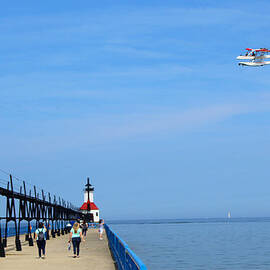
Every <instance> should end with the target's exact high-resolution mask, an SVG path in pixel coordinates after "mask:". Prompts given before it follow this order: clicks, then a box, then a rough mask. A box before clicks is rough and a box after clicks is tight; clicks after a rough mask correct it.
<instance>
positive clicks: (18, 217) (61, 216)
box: [0, 175, 84, 257]
mask: <svg viewBox="0 0 270 270" xmlns="http://www.w3.org/2000/svg"><path fill="white" fill-rule="evenodd" d="M1 196H3V197H5V198H6V209H5V210H6V216H5V217H0V221H1V220H4V223H5V231H4V236H3V237H2V233H1V226H0V257H5V247H7V237H8V223H9V222H14V226H15V246H16V250H17V251H21V250H22V247H21V241H20V235H21V233H20V230H21V222H22V221H26V222H27V224H28V226H27V227H28V232H27V233H26V234H25V240H26V241H29V246H33V237H32V232H31V222H33V221H35V222H36V227H37V226H38V223H39V222H43V223H44V224H45V226H46V228H47V240H49V239H50V234H51V236H52V237H53V238H55V237H56V235H57V236H60V235H61V234H62V235H64V234H65V233H67V232H68V231H67V229H66V223H67V222H68V221H71V220H76V219H79V218H83V216H84V215H83V214H82V213H81V212H80V210H79V209H78V208H75V207H73V206H72V204H71V203H69V202H66V201H64V200H63V199H61V198H60V197H59V199H58V200H57V199H56V196H54V197H53V201H52V198H51V195H50V193H48V196H47V198H46V196H45V194H44V191H43V190H42V194H41V196H42V197H41V198H39V194H38V193H37V191H36V186H34V192H33V195H32V191H31V189H30V190H29V193H28V195H27V190H26V185H25V181H22V186H21V187H20V192H16V191H14V188H13V181H12V175H9V181H8V183H7V187H6V188H4V187H0V198H1ZM0 203H1V200H0ZM0 207H1V205H0ZM17 212H18V213H17Z"/></svg>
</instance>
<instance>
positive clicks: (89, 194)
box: [80, 178, 99, 222]
mask: <svg viewBox="0 0 270 270" xmlns="http://www.w3.org/2000/svg"><path fill="white" fill-rule="evenodd" d="M80 210H81V211H82V213H83V214H86V215H89V219H90V221H92V222H99V209H98V207H97V206H96V205H95V203H94V187H93V186H92V185H91V184H90V183H89V178H87V184H86V185H85V189H84V203H83V205H82V206H81V208H80Z"/></svg>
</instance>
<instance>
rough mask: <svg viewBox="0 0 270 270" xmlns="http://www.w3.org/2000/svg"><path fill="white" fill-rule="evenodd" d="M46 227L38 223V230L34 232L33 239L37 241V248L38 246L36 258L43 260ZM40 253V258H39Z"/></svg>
mask: <svg viewBox="0 0 270 270" xmlns="http://www.w3.org/2000/svg"><path fill="white" fill-rule="evenodd" d="M46 231H47V229H46V227H45V225H44V224H43V223H42V222H40V223H39V224H38V228H37V229H36V231H35V236H34V237H35V239H37V246H38V256H39V258H42V259H45V246H46ZM41 252H42V256H41Z"/></svg>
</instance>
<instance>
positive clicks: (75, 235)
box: [68, 222, 84, 258]
mask: <svg viewBox="0 0 270 270" xmlns="http://www.w3.org/2000/svg"><path fill="white" fill-rule="evenodd" d="M71 241H72V245H73V254H74V256H73V258H76V257H77V258H79V257H80V243H81V241H84V239H83V235H82V229H81V228H80V224H79V223H78V222H75V223H74V224H73V227H72V229H71V230H70V234H69V241H68V242H69V243H70V242H71Z"/></svg>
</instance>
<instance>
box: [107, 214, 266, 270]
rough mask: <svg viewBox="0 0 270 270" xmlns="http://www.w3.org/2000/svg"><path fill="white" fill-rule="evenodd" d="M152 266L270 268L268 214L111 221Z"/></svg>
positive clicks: (168, 269) (152, 269) (153, 269)
mask: <svg viewBox="0 0 270 270" xmlns="http://www.w3.org/2000/svg"><path fill="white" fill-rule="evenodd" d="M109 225H110V227H111V228H112V229H113V230H114V231H115V232H116V233H118V235H119V236H120V237H121V238H122V239H123V240H124V241H125V242H126V243H127V244H128V245H129V247H130V248H131V249H132V250H133V251H134V252H135V253H136V254H137V255H138V256H139V257H140V258H141V259H142V261H143V262H144V263H145V264H146V266H147V267H148V269H150V270H159V269H160V270H164V269H166V270H171V269H186V270H187V269H188V270H189V269H196V270H197V269H207V270H208V269H209V270H217V269H230V270H231V269H252V270H254V269H267V270H269V269H270V219H269V218H260V219H231V220H230V221H229V222H228V221H227V220H222V219H210V220H172V221H170V222H169V223H167V222H165V221H162V220H161V221H136V222H123V221H122V222H109Z"/></svg>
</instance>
